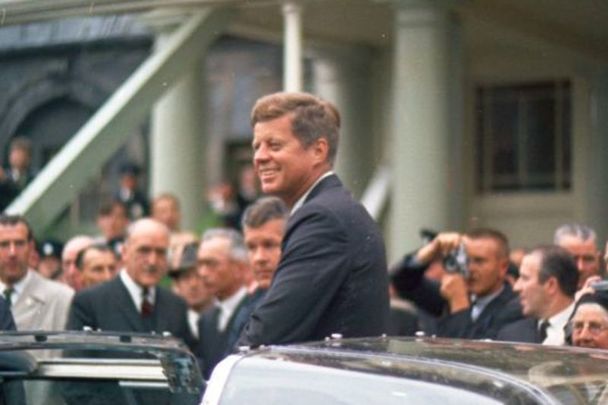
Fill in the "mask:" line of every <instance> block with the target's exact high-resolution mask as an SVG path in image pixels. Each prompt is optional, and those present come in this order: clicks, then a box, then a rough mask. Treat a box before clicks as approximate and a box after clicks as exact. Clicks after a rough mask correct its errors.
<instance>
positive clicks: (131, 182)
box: [115, 163, 149, 220]
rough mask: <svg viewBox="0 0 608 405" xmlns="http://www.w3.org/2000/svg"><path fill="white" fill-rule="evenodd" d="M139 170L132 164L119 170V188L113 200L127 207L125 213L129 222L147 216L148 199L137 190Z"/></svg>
mask: <svg viewBox="0 0 608 405" xmlns="http://www.w3.org/2000/svg"><path fill="white" fill-rule="evenodd" d="M139 173H140V169H139V166H137V165H135V164H133V163H127V164H125V165H123V166H122V167H121V168H120V188H119V189H118V192H117V193H116V196H115V198H116V199H117V200H119V201H122V202H123V203H125V204H126V206H127V212H128V214H129V218H130V219H131V220H136V219H139V218H142V217H144V216H147V215H148V211H149V209H148V208H149V204H148V199H147V198H146V196H145V195H144V193H143V192H141V191H140V190H139V185H138V180H139Z"/></svg>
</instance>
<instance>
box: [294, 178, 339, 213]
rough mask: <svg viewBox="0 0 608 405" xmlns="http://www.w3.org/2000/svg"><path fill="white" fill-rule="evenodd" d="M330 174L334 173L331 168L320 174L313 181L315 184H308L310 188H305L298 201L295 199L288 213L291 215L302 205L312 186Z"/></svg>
mask: <svg viewBox="0 0 608 405" xmlns="http://www.w3.org/2000/svg"><path fill="white" fill-rule="evenodd" d="M332 174H334V172H333V170H330V171H328V172H325V173H324V174H322V175H321V176H320V177H319V178H318V179H317V181H315V184H313V185H312V186H310V188H309V189H308V190H306V192H305V193H304V195H303V196H302V197H300V198H299V199H298V201H296V203H295V204H294V205H293V208H292V209H291V212H290V213H289V215H290V216H291V215H293V213H294V212H296V211H297V210H298V209H299V208H300V207H301V206H302V205H304V201H306V197H308V194H310V192H311V191H312V189H313V188H315V186H316V185H317V184H319V182H320V181H321V180H323V179H324V178H326V177H328V176H331V175H332Z"/></svg>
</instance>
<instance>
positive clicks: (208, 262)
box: [197, 228, 248, 378]
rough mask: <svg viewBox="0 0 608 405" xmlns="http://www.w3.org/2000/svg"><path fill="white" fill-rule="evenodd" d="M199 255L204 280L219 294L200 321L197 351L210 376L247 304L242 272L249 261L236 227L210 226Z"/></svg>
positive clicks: (199, 268)
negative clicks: (237, 318)
mask: <svg viewBox="0 0 608 405" xmlns="http://www.w3.org/2000/svg"><path fill="white" fill-rule="evenodd" d="M197 259H198V260H197V261H198V271H199V274H200V276H201V277H202V278H203V283H204V284H205V286H206V287H207V289H208V290H209V291H210V292H211V293H212V294H213V295H214V296H215V298H216V302H215V305H214V307H213V308H210V309H208V310H206V311H205V312H203V314H202V315H201V318H200V320H199V324H198V330H199V337H200V342H199V352H198V354H199V357H200V359H201V360H202V364H203V375H204V377H205V378H209V377H210V375H211V371H212V370H213V368H214V367H215V365H216V364H217V363H218V362H219V361H220V360H222V358H224V356H225V355H226V354H227V351H228V337H229V336H230V334H231V331H232V330H233V329H234V328H235V327H236V325H235V322H234V321H235V314H237V313H238V312H239V311H240V310H241V308H243V307H244V306H245V305H246V304H247V289H246V288H245V284H244V282H243V281H244V277H243V276H244V273H245V271H247V270H248V269H247V266H248V264H247V251H246V250H245V245H244V244H243V237H242V236H241V234H240V233H238V232H237V231H236V230H233V229H228V228H215V229H209V230H207V231H206V232H205V233H204V234H203V238H202V241H201V244H200V246H199V249H198V254H197ZM240 328H242V325H240ZM233 333H237V334H238V333H240V330H238V331H235V332H233Z"/></svg>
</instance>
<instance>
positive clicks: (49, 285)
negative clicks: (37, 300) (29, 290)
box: [32, 273, 74, 298]
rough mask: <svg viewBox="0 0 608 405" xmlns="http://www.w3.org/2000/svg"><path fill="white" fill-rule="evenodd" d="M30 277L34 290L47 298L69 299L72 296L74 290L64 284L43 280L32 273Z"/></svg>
mask: <svg viewBox="0 0 608 405" xmlns="http://www.w3.org/2000/svg"><path fill="white" fill-rule="evenodd" d="M32 276H33V280H32V281H33V283H32V285H33V287H34V288H35V289H36V290H38V291H41V292H43V293H44V295H45V296H47V297H54V296H58V297H66V298H71V297H72V296H73V295H74V290H73V289H72V288H71V287H68V286H67V285H65V284H62V283H59V282H57V281H54V280H49V279H47V278H44V277H42V276H41V275H39V274H38V273H34V274H33V275H32Z"/></svg>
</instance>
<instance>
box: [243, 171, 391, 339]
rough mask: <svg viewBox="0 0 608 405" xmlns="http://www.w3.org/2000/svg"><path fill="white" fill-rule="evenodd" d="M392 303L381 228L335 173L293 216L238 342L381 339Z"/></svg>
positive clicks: (315, 190) (318, 186) (323, 181)
mask: <svg viewBox="0 0 608 405" xmlns="http://www.w3.org/2000/svg"><path fill="white" fill-rule="evenodd" d="M388 308H389V299H388V277H387V267H386V257H385V252H384V242H383V239H382V235H381V233H380V230H379V229H378V227H377V225H376V223H375V222H374V221H373V220H372V218H371V217H370V216H369V214H368V213H367V211H365V208H363V206H361V204H359V203H357V202H356V201H355V200H354V199H353V198H352V196H351V195H350V193H349V192H348V191H347V190H346V189H345V188H344V187H343V186H342V183H341V182H340V180H339V179H338V177H337V176H335V175H332V176H328V177H326V178H325V179H323V180H322V181H321V182H319V184H317V185H316V187H315V188H314V189H313V190H312V191H311V193H310V194H309V195H308V197H307V198H306V201H305V202H304V205H303V206H302V207H300V208H299V209H298V210H297V211H296V212H295V213H294V214H293V215H292V216H291V217H290V218H289V220H288V222H287V228H286V232H285V236H284V239H283V250H282V255H281V261H280V263H279V267H278V269H277V271H276V273H275V275H274V278H273V281H272V284H271V286H270V288H269V290H268V293H267V294H266V297H265V299H264V300H263V301H262V303H261V304H260V305H259V306H258V307H257V308H256V309H255V310H254V312H253V314H252V315H251V318H250V319H249V323H248V324H247V326H246V327H245V330H244V331H243V335H242V336H241V338H240V340H239V343H238V344H239V345H253V346H257V345H261V344H279V343H291V342H303V341H310V340H321V339H324V338H325V337H327V336H330V335H331V334H332V333H340V334H342V335H343V336H344V337H358V336H377V335H380V334H382V333H385V332H386V330H387V324H388Z"/></svg>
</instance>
